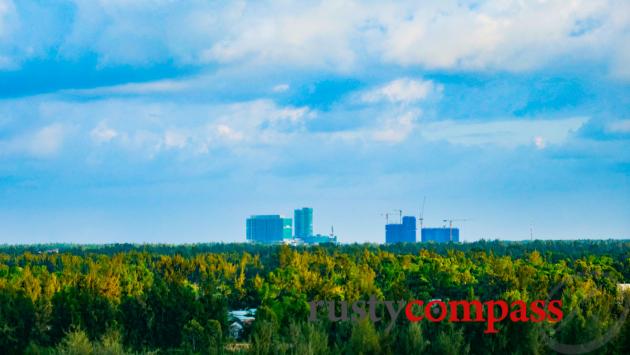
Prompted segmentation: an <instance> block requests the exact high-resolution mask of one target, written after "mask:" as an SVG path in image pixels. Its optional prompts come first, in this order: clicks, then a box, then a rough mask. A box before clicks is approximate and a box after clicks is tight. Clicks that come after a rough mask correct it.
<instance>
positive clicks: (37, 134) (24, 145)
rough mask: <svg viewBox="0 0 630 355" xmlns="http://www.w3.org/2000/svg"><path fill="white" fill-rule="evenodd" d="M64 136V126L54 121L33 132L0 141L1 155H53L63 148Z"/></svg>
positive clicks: (44, 156) (39, 156)
mask: <svg viewBox="0 0 630 355" xmlns="http://www.w3.org/2000/svg"><path fill="white" fill-rule="evenodd" d="M64 136H65V130H64V127H63V126H62V125H61V124H59V123H53V124H50V125H47V126H44V127H41V128H39V129H37V130H35V131H33V132H28V133H24V134H22V135H18V136H16V137H13V138H11V139H9V140H5V141H0V155H9V154H18V155H22V154H26V155H29V156H33V157H38V158H47V157H52V156H54V155H56V154H57V153H58V152H59V150H60V149H61V147H62V145H63V142H64Z"/></svg>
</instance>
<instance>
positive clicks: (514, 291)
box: [0, 240, 630, 354]
mask: <svg viewBox="0 0 630 355" xmlns="http://www.w3.org/2000/svg"><path fill="white" fill-rule="evenodd" d="M628 282H630V242H629V241H619V240H609V241H530V242H503V241H479V242H474V243H464V244H423V243H415V244H395V245H375V244H351V245H338V246H337V245H321V246H315V247H288V246H265V245H255V244H191V245H155V244H147V245H134V244H112V245H71V244H70V245H69V244H46V245H25V246H21V245H14V246H11V245H4V246H1V245H0V353H9V354H20V353H31V354H33V353H36V354H45V353H72V352H74V353H95V354H96V353H121V354H122V353H144V352H155V351H158V352H159V353H199V354H208V353H225V352H252V353H258V354H268V353H276V354H277V353H287V354H327V353H364V354H380V353H384V354H398V353H434V354H443V353H447V354H465V353H472V354H486V353H514V352H517V353H528V354H540V353H555V352H556V351H562V350H563V349H569V348H570V347H571V346H573V347H578V348H577V349H582V350H593V351H594V352H595V353H618V354H624V353H628V350H629V349H630V325H629V324H630V321H629V320H628V318H629V317H627V315H628V307H629V306H630V298H629V297H628V295H627V294H623V293H622V291H621V290H620V288H619V286H618V285H620V284H625V283H628ZM372 295H375V296H376V297H377V298H378V299H381V300H410V299H424V300H431V299H441V300H445V301H447V300H471V301H472V300H481V301H485V300H495V299H499V300H506V301H513V300H523V301H525V302H530V301H532V300H538V299H542V300H544V299H549V298H553V299H559V300H562V305H563V311H564V314H565V319H564V320H563V321H562V322H559V323H557V324H551V323H518V322H503V323H497V324H496V327H497V328H499V329H500V332H497V333H496V334H491V335H488V334H484V325H483V324H474V323H466V324H453V323H430V322H418V323H413V322H408V321H403V320H402V319H401V320H400V322H398V323H397V324H396V326H394V327H392V328H391V331H386V330H385V329H384V328H385V327H386V326H387V324H380V323H371V322H367V321H358V322H353V321H347V322H330V321H328V320H327V318H326V317H325V316H322V317H319V318H318V321H317V322H309V321H308V317H309V304H308V302H309V301H312V300H330V301H349V302H352V301H357V300H365V299H368V298H369V297H370V296H372ZM242 309H256V310H257V311H256V315H255V320H254V321H253V322H252V323H251V324H249V323H248V324H246V326H245V329H244V330H243V334H242V336H241V337H239V338H238V339H237V338H234V337H233V336H232V333H231V329H230V327H231V325H232V319H231V317H230V316H229V313H228V312H229V311H230V310H242ZM378 311H379V312H385V310H383V309H379V310H378ZM593 344H594V345H593ZM580 346H582V348H579V347H580ZM587 346H591V347H593V348H592V349H590V348H587ZM572 349H576V348H572Z"/></svg>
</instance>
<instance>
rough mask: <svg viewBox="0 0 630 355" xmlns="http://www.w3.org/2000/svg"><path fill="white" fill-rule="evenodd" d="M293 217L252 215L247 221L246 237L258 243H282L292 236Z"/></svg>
mask: <svg viewBox="0 0 630 355" xmlns="http://www.w3.org/2000/svg"><path fill="white" fill-rule="evenodd" d="M291 226H292V221H291V218H284V217H282V216H280V215H257V216H251V217H249V218H248V219H247V221H246V230H247V231H246V237H247V240H248V241H250V242H256V243H268V244H273V243H282V242H284V241H285V240H290V239H291V238H292V234H293V233H292V227H291Z"/></svg>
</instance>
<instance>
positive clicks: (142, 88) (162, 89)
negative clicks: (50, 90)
mask: <svg viewBox="0 0 630 355" xmlns="http://www.w3.org/2000/svg"><path fill="white" fill-rule="evenodd" d="M191 86H192V82H191V81H183V80H158V81H151V82H147V83H129V84H122V85H114V86H104V87H98V88H94V89H71V90H64V91H63V92H62V93H68V94H74V95H112V94H114V95H116V94H120V95H124V94H136V95H148V94H159V93H173V92H178V91H183V90H185V89H188V88H190V87H191Z"/></svg>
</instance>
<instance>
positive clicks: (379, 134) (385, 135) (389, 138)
mask: <svg viewBox="0 0 630 355" xmlns="http://www.w3.org/2000/svg"><path fill="white" fill-rule="evenodd" d="M417 116H418V113H417V112H405V113H404V114H402V115H401V116H400V117H397V118H395V119H389V120H386V121H385V123H384V125H383V126H382V127H380V128H378V129H376V130H374V131H373V133H372V138H373V139H374V140H375V141H379V142H387V143H400V142H402V141H404V140H406V139H407V137H409V135H410V134H411V133H412V132H413V130H414V128H415V122H416V117H417Z"/></svg>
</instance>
